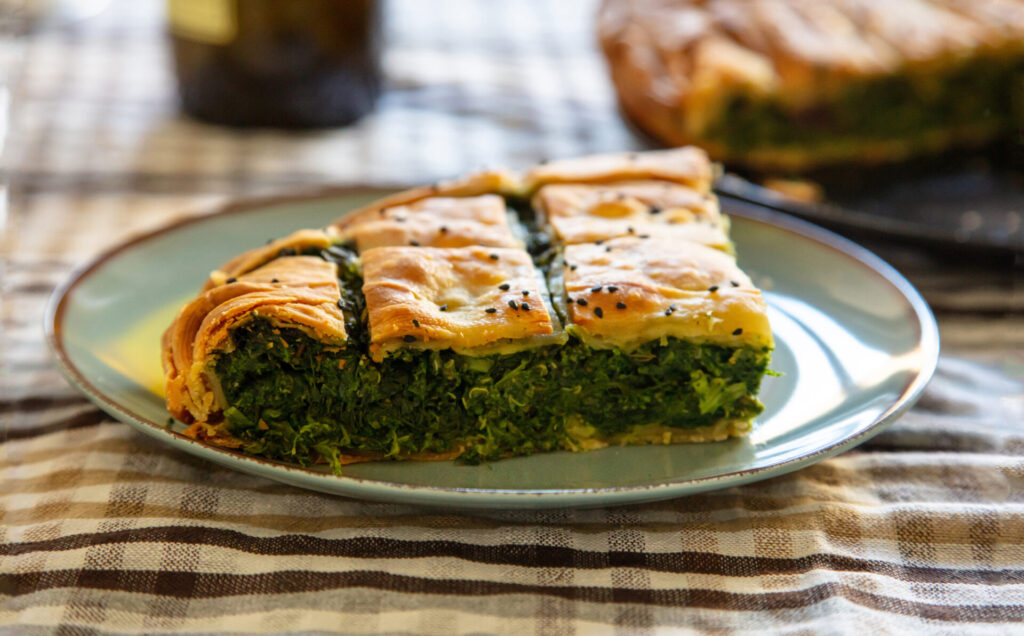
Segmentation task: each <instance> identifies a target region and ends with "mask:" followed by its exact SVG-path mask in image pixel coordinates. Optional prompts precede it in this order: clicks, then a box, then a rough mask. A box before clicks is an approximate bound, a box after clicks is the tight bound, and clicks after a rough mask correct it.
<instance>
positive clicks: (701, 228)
mask: <svg viewBox="0 0 1024 636" xmlns="http://www.w3.org/2000/svg"><path fill="white" fill-rule="evenodd" d="M533 204H534V208H535V209H536V210H537V211H538V213H539V214H540V215H541V216H542V218H543V220H544V222H545V223H546V225H547V226H548V227H549V228H550V230H551V232H552V234H553V235H554V236H555V238H557V239H558V240H559V241H560V242H562V243H565V244H573V243H588V242H593V241H598V240H603V239H610V238H615V237H617V236H645V235H646V236H660V237H666V238H673V239H675V240H679V241H690V242H694V243H701V244H703V245H709V246H711V247H714V248H716V249H721V250H729V249H731V243H730V241H729V237H728V236H727V234H726V221H725V218H724V217H723V216H722V215H721V213H720V212H719V210H718V201H717V200H716V199H715V198H714V197H713V196H711V195H710V194H706V193H701V192H698V191H696V190H694V189H693V188H689V187H686V186H681V185H676V184H673V183H667V182H661V183H659V182H656V181H622V182H618V183H613V184H605V185H568V184H564V185H548V186H544V187H542V188H541V189H540V191H539V192H538V193H537V194H536V195H535V196H534V199H533Z"/></svg>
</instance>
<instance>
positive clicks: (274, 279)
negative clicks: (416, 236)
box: [270, 278, 281, 283]
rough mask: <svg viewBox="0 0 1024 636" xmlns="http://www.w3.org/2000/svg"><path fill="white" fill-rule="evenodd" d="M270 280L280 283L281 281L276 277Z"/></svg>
mask: <svg viewBox="0 0 1024 636" xmlns="http://www.w3.org/2000/svg"><path fill="white" fill-rule="evenodd" d="M270 282H272V283H280V282H281V281H279V280H277V279H276V278H271V279H270Z"/></svg>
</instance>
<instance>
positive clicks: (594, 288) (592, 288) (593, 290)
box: [590, 285, 601, 294]
mask: <svg viewBox="0 0 1024 636" xmlns="http://www.w3.org/2000/svg"><path fill="white" fill-rule="evenodd" d="M590 291H592V292H594V293H595V294H596V293H597V292H599V291H601V286H600V285H598V286H597V287H591V288H590Z"/></svg>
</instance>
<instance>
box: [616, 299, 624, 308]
mask: <svg viewBox="0 0 1024 636" xmlns="http://www.w3.org/2000/svg"><path fill="white" fill-rule="evenodd" d="M615 306H616V307H617V308H619V309H625V308H626V303H624V302H622V301H621V300H620V301H619V302H617V303H615Z"/></svg>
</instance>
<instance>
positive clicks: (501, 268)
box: [362, 247, 557, 359]
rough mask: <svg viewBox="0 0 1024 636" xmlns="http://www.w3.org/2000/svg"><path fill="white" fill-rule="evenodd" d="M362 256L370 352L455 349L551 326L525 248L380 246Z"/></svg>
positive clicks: (553, 325)
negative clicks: (410, 349) (403, 348)
mask: <svg viewBox="0 0 1024 636" xmlns="http://www.w3.org/2000/svg"><path fill="white" fill-rule="evenodd" d="M362 260H363V280H364V282H363V293H364V294H365V296H366V307H367V310H368V313H369V322H370V342H371V353H372V354H373V357H374V358H375V359H381V358H383V357H384V355H385V354H386V353H387V351H389V350H392V349H397V348H400V347H410V348H428V349H446V348H452V349H455V350H457V351H460V350H466V349H472V348H474V347H483V346H487V345H492V344H495V343H500V342H504V341H515V340H522V339H526V338H533V337H537V336H548V335H552V334H554V333H555V330H556V327H557V323H556V322H555V320H554V318H553V317H552V315H551V313H550V311H549V309H548V306H547V304H546V302H545V298H546V292H545V289H544V287H543V286H542V281H541V277H540V274H539V273H538V272H537V270H536V268H535V267H534V266H533V261H532V259H531V258H530V255H529V254H528V253H527V252H526V251H525V250H522V249H509V248H488V247H460V248H425V247H379V248H375V249H371V250H368V251H366V252H365V253H364V254H363V255H362Z"/></svg>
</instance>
